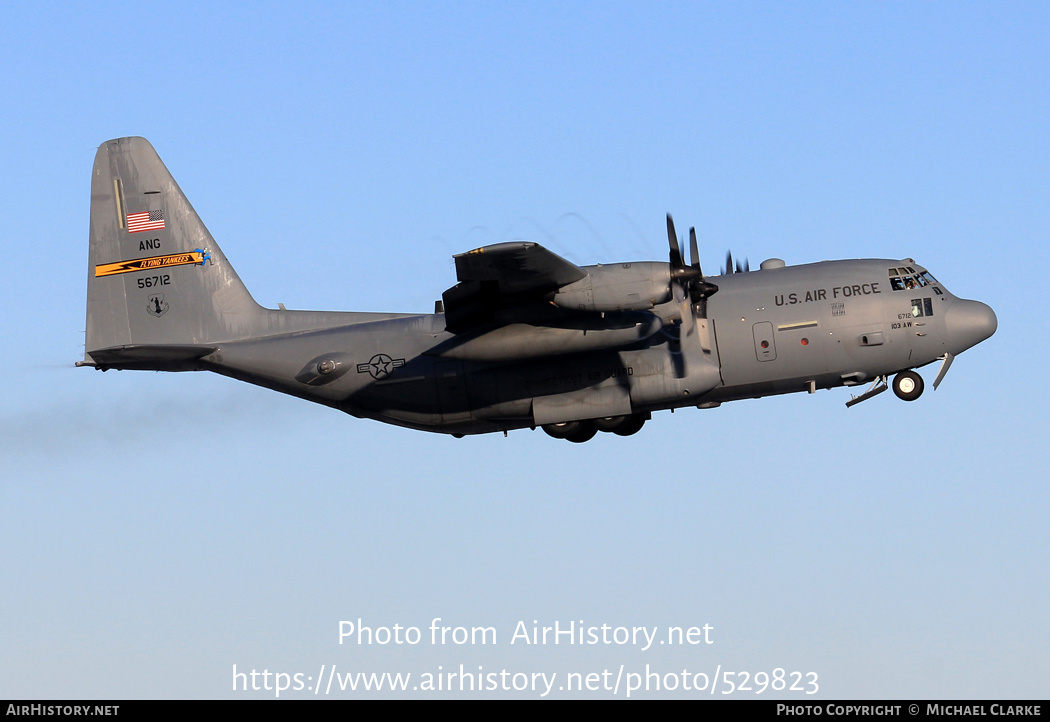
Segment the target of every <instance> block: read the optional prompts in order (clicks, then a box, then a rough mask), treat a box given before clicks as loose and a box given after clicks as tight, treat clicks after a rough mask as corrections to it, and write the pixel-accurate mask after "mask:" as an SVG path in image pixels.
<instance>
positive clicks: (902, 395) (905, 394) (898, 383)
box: [893, 371, 923, 401]
mask: <svg viewBox="0 0 1050 722" xmlns="http://www.w3.org/2000/svg"><path fill="white" fill-rule="evenodd" d="M922 389H923V383H922V376H919V374H917V373H915V372H914V371H901V372H900V373H899V374H897V375H896V376H894V377H893V393H895V394H897V398H898V399H901V400H903V401H914V400H915V399H917V398H919V397H920V396H922Z"/></svg>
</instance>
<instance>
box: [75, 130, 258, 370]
mask: <svg viewBox="0 0 1050 722" xmlns="http://www.w3.org/2000/svg"><path fill="white" fill-rule="evenodd" d="M90 243H91V248H90V252H89V255H88V303H87V341H86V346H85V352H86V356H85V361H88V362H91V361H92V357H91V354H92V352H93V351H101V350H103V349H115V348H120V347H124V346H157V347H161V346H168V347H171V346H181V345H186V346H191V345H205V344H209V343H214V342H217V341H228V340H233V339H236V338H243V337H245V336H247V335H249V334H250V333H251V332H252V331H253V329H256V328H258V327H259V325H260V323H262V320H263V319H264V318H265V317H266V314H267V311H266V310H265V309H263V308H262V307H260V306H259V305H258V304H257V303H256V302H255V301H254V300H253V299H252V297H251V295H250V294H249V293H248V290H247V289H246V288H245V287H244V284H243V283H241V280H240V278H238V277H237V274H236V273H235V272H234V270H233V268H232V267H231V266H230V264H229V263H228V262H227V260H226V257H225V256H224V255H223V253H222V251H221V250H220V249H219V246H218V245H217V244H216V243H215V240H214V239H213V238H212V237H211V234H210V233H208V229H207V228H205V227H204V224H203V223H202V222H201V219H200V218H199V217H198V216H197V213H196V211H194V210H193V206H191V205H190V203H189V201H188V200H186V196H184V195H183V193H182V190H181V189H180V188H179V186H178V184H177V183H175V179H174V178H172V176H171V174H170V173H169V172H168V169H167V168H166V167H164V163H163V162H161V159H160V157H159V156H158V155H157V152H156V151H155V150H154V149H153V146H152V145H150V143H149V141H147V140H146V139H145V138H118V139H116V140H110V141H107V142H105V143H103V144H102V145H101V146H99V149H98V153H97V154H96V156H95V166H94V169H93V171H92V177H91V235H90Z"/></svg>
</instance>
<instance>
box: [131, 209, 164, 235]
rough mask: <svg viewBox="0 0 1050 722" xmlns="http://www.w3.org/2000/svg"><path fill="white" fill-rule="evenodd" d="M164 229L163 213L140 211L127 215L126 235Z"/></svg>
mask: <svg viewBox="0 0 1050 722" xmlns="http://www.w3.org/2000/svg"><path fill="white" fill-rule="evenodd" d="M163 228H164V211H142V212H141V213H129V214H128V233H141V232H142V231H159V230H162V229H163Z"/></svg>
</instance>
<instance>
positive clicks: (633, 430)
mask: <svg viewBox="0 0 1050 722" xmlns="http://www.w3.org/2000/svg"><path fill="white" fill-rule="evenodd" d="M647 416H648V414H632V415H631V416H629V417H628V419H627V422H626V423H625V424H623V425H622V426H620V428H618V429H615V430H614V431H613V433H614V434H616V435H617V436H630V435H631V434H637V433H638V432H639V431H641V430H642V427H643V426H644V425H645V420H646V417H647Z"/></svg>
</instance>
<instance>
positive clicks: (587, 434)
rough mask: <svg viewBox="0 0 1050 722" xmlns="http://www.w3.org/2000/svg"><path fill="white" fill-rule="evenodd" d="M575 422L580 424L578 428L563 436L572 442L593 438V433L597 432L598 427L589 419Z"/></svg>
mask: <svg viewBox="0 0 1050 722" xmlns="http://www.w3.org/2000/svg"><path fill="white" fill-rule="evenodd" d="M576 423H578V424H579V425H580V428H579V429H577V430H576V431H575V432H573V433H571V434H569V435H568V436H566V437H565V438H566V439H568V440H569V441H571V442H572V443H574V444H582V443H583V442H584V441H590V440H591V439H593V438H594V435H595V434H597V433H598V427H597V426H595V425H594V424H593V423H592V422H590V421H578V422H576Z"/></svg>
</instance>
